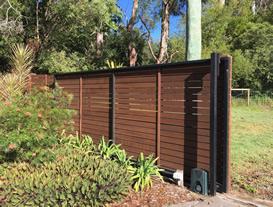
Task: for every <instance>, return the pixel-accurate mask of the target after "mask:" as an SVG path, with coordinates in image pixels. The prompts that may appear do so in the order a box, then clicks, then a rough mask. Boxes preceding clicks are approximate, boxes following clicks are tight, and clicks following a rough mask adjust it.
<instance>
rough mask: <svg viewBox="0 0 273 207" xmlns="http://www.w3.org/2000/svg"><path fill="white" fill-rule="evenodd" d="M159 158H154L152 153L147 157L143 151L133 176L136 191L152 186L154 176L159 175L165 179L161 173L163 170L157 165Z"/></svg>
mask: <svg viewBox="0 0 273 207" xmlns="http://www.w3.org/2000/svg"><path fill="white" fill-rule="evenodd" d="M157 159H158V158H156V159H154V158H153V156H152V155H150V156H148V157H146V158H145V157H144V155H143V153H140V155H139V157H138V159H137V164H136V165H137V166H136V168H135V172H134V174H133V176H132V180H133V188H134V190H135V191H136V192H138V191H142V190H145V189H148V188H150V187H151V186H152V184H153V180H152V178H153V177H158V178H159V179H160V180H161V181H163V178H162V176H161V174H160V172H161V171H162V170H161V169H159V168H158V167H157V166H156V165H155V163H156V161H157Z"/></svg>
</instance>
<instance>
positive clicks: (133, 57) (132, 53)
mask: <svg viewBox="0 0 273 207" xmlns="http://www.w3.org/2000/svg"><path fill="white" fill-rule="evenodd" d="M137 10H138V0H134V4H133V8H132V15H131V18H130V20H129V23H128V25H127V31H128V33H129V34H130V37H131V38H130V41H129V45H128V52H129V64H130V66H135V65H136V62H137V49H136V47H135V45H134V43H133V40H132V37H133V34H132V33H133V32H134V30H133V29H134V25H135V23H136V19H137Z"/></svg>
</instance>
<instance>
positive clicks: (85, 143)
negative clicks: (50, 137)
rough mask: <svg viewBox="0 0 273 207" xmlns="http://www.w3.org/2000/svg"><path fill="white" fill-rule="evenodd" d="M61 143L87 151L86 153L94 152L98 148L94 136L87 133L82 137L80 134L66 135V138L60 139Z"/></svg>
mask: <svg viewBox="0 0 273 207" xmlns="http://www.w3.org/2000/svg"><path fill="white" fill-rule="evenodd" d="M60 143H61V144H62V145H66V146H68V147H71V148H73V149H78V150H81V151H85V152H86V153H93V154H94V153H95V150H96V146H95V144H94V142H93V140H92V138H91V137H89V136H87V135H82V136H81V137H80V136H78V135H69V136H64V138H63V139H61V140H60Z"/></svg>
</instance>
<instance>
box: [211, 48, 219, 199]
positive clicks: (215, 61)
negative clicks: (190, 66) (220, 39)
mask: <svg viewBox="0 0 273 207" xmlns="http://www.w3.org/2000/svg"><path fill="white" fill-rule="evenodd" d="M219 58H220V57H219V54H217V53H213V54H211V78H210V176H209V181H210V187H209V188H210V195H215V194H216V175H217V171H216V168H217V80H218V74H219V60H220V59H219Z"/></svg>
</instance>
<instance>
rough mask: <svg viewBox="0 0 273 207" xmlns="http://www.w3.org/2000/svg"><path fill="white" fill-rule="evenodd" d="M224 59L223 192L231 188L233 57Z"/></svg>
mask: <svg viewBox="0 0 273 207" xmlns="http://www.w3.org/2000/svg"><path fill="white" fill-rule="evenodd" d="M221 59H222V60H223V61H224V89H223V95H224V137H223V138H224V139H223V141H224V143H223V146H224V151H223V156H224V159H223V192H228V191H229V188H230V172H229V171H230V152H229V150H230V149H229V146H230V143H229V142H230V140H229V137H230V107H231V103H230V101H231V81H230V80H231V79H230V76H231V68H232V58H231V57H230V56H226V57H223V58H221Z"/></svg>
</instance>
